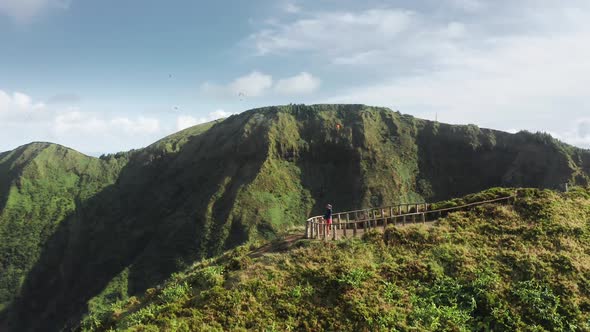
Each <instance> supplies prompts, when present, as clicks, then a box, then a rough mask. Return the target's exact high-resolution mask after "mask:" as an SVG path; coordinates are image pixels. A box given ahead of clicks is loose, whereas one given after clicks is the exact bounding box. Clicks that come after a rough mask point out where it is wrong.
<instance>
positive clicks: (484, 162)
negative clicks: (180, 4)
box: [0, 105, 590, 331]
mask: <svg viewBox="0 0 590 332" xmlns="http://www.w3.org/2000/svg"><path fill="white" fill-rule="evenodd" d="M4 158H6V157H4ZM56 158H57V160H59V158H58V157H56ZM92 163H96V164H97V165H111V164H112V165H117V166H119V168H117V167H114V166H112V167H111V166H101V167H103V168H106V169H108V170H112V172H110V171H109V172H110V173H109V172H107V173H108V176H106V175H105V176H106V178H108V179H109V180H108V181H105V182H100V181H98V180H97V181H96V185H95V186H94V188H97V190H96V191H95V192H93V193H90V191H89V194H88V195H86V196H84V198H83V199H81V200H80V202H79V203H80V204H77V205H75V206H76V207H75V209H70V210H67V211H65V212H64V214H65V215H64V217H63V218H62V217H61V215H60V219H59V220H63V221H59V222H56V219H55V218H50V219H51V220H49V219H48V220H46V221H41V220H40V221H39V222H40V224H45V223H48V222H51V223H53V225H57V228H51V230H50V231H48V232H47V233H46V234H47V235H48V236H49V238H48V240H46V241H45V240H43V241H39V242H36V243H44V246H43V250H42V251H41V255H40V256H39V259H35V260H34V262H35V264H34V267H33V268H32V270H31V271H30V272H29V273H28V274H27V276H26V278H25V279H24V284H23V285H24V286H23V288H22V290H21V291H20V292H19V297H18V300H17V301H15V302H14V303H13V305H12V306H11V307H10V310H7V311H6V312H5V317H7V318H5V319H4V321H7V320H10V321H11V322H12V324H13V325H11V326H12V327H13V329H14V330H19V331H20V330H23V331H26V330H43V329H45V330H59V329H61V328H62V327H64V326H74V325H75V324H77V322H78V321H79V320H80V317H82V315H84V313H85V312H86V311H87V310H88V305H89V303H90V305H91V306H92V305H95V306H96V305H99V304H101V303H102V304H107V303H110V302H113V301H116V300H117V299H121V298H127V297H129V296H131V295H134V294H139V293H142V292H144V291H145V290H146V289H147V288H150V287H153V286H154V285H156V284H158V283H160V282H162V281H163V280H165V279H166V278H167V277H168V276H169V275H170V273H172V272H175V271H178V270H180V269H182V268H184V267H186V265H187V264H191V263H192V262H193V261H195V260H199V259H203V258H206V257H211V256H215V255H218V254H220V253H222V252H223V251H224V250H227V249H230V248H233V247H235V246H236V245H239V244H242V243H244V242H246V241H248V240H252V239H257V238H272V237H274V236H276V234H277V233H278V232H281V231H283V230H284V229H286V228H288V227H291V226H294V225H301V224H302V223H303V222H304V220H305V218H306V217H307V216H308V215H310V214H319V213H320V212H321V211H322V207H323V205H324V204H325V203H327V202H330V203H332V204H333V205H334V206H335V208H336V210H340V211H342V210H347V209H355V208H359V207H366V206H378V205H382V204H394V203H397V202H407V201H423V200H438V199H447V198H450V197H454V196H457V195H463V194H466V193H470V192H476V191H479V190H482V189H485V188H489V187H492V186H511V187H518V186H529V187H543V188H560V187H561V186H563V184H564V183H565V182H570V183H573V182H576V183H578V184H586V183H588V179H589V177H588V174H590V153H589V152H587V151H583V150H580V149H576V148H573V147H571V146H568V145H565V144H563V143H560V142H558V141H556V140H554V139H552V138H550V137H548V136H546V135H540V134H530V133H524V132H523V133H519V134H516V135H513V134H508V133H503V132H499V131H493V130H486V129H479V128H477V127H475V126H451V125H446V124H439V123H433V122H429V121H424V120H419V119H415V118H413V117H411V116H407V115H401V114H399V113H396V112H392V111H390V110H388V109H384V108H374V107H367V106H363V105H314V106H304V105H290V106H280V107H268V108H261V109H256V110H251V111H247V112H244V113H241V114H239V115H234V116H231V117H229V118H227V119H225V120H223V121H218V122H215V123H209V124H204V125H201V126H197V127H194V128H189V129H187V130H185V131H182V132H180V133H178V134H175V135H172V136H169V137H167V138H165V139H163V140H161V141H159V142H156V143H154V144H153V145H151V146H149V147H147V148H145V149H140V150H134V151H130V152H125V153H118V154H115V155H108V156H103V157H101V158H100V159H92ZM2 167H4V166H1V165H0V170H2ZM59 168H60V169H62V170H64V172H65V173H66V174H70V173H71V172H70V171H68V169H69V168H68V167H65V166H63V165H62V166H60V167H59ZM8 173H9V172H8ZM0 174H1V175H0V181H1V179H2V178H3V177H4V176H5V175H4V174H7V172H6V171H2V172H1V173H0ZM105 174H106V173H105ZM111 176H112V177H111ZM25 177H26V176H25ZM44 179H45V178H44ZM46 180H47V181H48V183H52V182H53V181H54V180H48V179H46ZM2 183H3V182H0V185H1V184H2ZM93 183H94V182H93ZM100 183H102V187H100V185H99V184H100ZM50 187H52V186H50ZM99 187H100V188H99ZM0 188H2V186H0ZM52 188H53V187H52ZM98 189H100V190H98ZM0 190H2V189H0ZM35 190H36V189H35ZM63 195H64V194H62V193H58V194H56V195H55V197H58V198H59V197H61V196H63ZM6 197H8V200H11V199H12V198H11V197H12V194H10V195H7V196H6ZM66 197H69V196H66ZM74 197H75V196H74ZM60 206H61V205H60ZM38 209H39V211H45V210H46V205H45V204H43V205H39V207H38ZM19 211H21V210H19ZM2 213H3V214H4V213H5V211H3V212H2ZM19 213H20V212H19ZM44 213H45V212H44ZM17 219H18V220H20V219H19V218H15V220H17ZM22 238H23V239H26V237H24V236H23V237H22ZM25 242H27V243H28V242H34V241H29V240H25ZM27 271H28V270H27ZM12 294H14V293H12Z"/></svg>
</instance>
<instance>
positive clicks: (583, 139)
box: [552, 118, 590, 149]
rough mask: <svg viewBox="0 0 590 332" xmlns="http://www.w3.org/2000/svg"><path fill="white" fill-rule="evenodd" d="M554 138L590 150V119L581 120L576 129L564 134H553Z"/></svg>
mask: <svg viewBox="0 0 590 332" xmlns="http://www.w3.org/2000/svg"><path fill="white" fill-rule="evenodd" d="M552 134H553V136H555V137H556V138H559V139H561V140H563V141H565V142H568V143H570V144H574V145H577V146H580V147H583V148H586V149H590V118H579V119H577V120H576V121H575V124H574V127H573V128H572V129H571V130H569V131H566V132H565V133H563V134H560V133H552Z"/></svg>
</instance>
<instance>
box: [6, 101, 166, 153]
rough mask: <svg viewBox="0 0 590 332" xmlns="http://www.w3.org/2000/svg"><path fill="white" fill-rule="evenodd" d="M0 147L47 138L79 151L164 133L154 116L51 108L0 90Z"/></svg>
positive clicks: (133, 143)
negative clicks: (0, 136)
mask: <svg viewBox="0 0 590 332" xmlns="http://www.w3.org/2000/svg"><path fill="white" fill-rule="evenodd" d="M0 132H1V133H2V134H3V140H2V141H1V142H0V151H2V150H7V149H12V148H14V147H16V146H18V145H22V144H26V143H29V142H32V141H50V142H55V143H60V144H64V145H67V146H70V147H73V148H75V149H78V150H80V151H86V152H96V151H99V152H104V151H113V150H124V149H131V148H138V147H141V146H145V145H147V144H149V143H151V142H153V141H155V140H156V139H158V138H160V137H161V135H162V134H163V133H164V130H163V128H162V127H161V125H160V121H159V120H158V119H156V118H150V117H144V116H138V117H129V116H113V115H107V114H101V113H96V112H83V111H81V110H80V109H78V108H75V107H66V108H63V109H62V108H52V107H50V106H46V105H45V103H43V102H39V101H36V100H34V98H33V97H31V96H29V95H27V94H25V93H22V92H13V93H8V92H5V91H2V90H0Z"/></svg>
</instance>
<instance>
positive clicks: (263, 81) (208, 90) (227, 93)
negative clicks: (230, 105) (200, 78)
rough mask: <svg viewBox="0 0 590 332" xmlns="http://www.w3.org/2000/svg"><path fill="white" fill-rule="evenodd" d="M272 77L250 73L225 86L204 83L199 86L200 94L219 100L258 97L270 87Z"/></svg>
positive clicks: (255, 72)
mask: <svg viewBox="0 0 590 332" xmlns="http://www.w3.org/2000/svg"><path fill="white" fill-rule="evenodd" d="M272 83H273V81H272V76H270V75H267V74H264V73H261V72H259V71H252V72H251V73H249V74H247V75H244V76H241V77H238V78H236V79H234V80H233V81H232V82H231V83H229V84H227V85H219V84H215V83H210V82H205V83H203V84H202V85H201V92H202V93H204V94H206V95H211V96H215V97H219V98H228V97H234V98H237V97H239V96H246V97H260V96H262V95H264V94H266V92H268V90H269V89H270V88H271V87H272Z"/></svg>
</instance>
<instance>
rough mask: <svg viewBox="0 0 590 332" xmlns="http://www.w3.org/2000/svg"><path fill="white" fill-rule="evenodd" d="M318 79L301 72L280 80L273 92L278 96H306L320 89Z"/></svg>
mask: <svg viewBox="0 0 590 332" xmlns="http://www.w3.org/2000/svg"><path fill="white" fill-rule="evenodd" d="M320 83H321V81H320V79H319V78H317V77H314V76H313V75H311V74H310V73H307V72H301V73H299V74H298V75H295V76H293V77H288V78H284V79H281V80H279V81H278V82H277V84H276V86H275V90H276V91H277V92H278V93H280V94H285V95H288V94H306V93H311V92H314V91H316V90H317V89H318V88H319V87H320Z"/></svg>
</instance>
